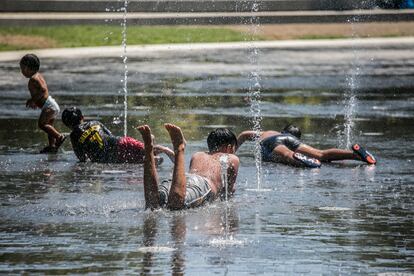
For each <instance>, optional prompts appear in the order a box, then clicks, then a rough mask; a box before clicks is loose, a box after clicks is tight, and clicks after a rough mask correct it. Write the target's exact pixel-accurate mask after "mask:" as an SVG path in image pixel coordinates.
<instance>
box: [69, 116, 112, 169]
mask: <svg viewBox="0 0 414 276" xmlns="http://www.w3.org/2000/svg"><path fill="white" fill-rule="evenodd" d="M70 140H71V142H72V147H73V150H74V151H75V154H76V156H77V157H78V158H79V160H80V161H81V162H84V161H86V159H87V158H89V159H90V160H91V161H93V162H100V163H107V162H115V161H116V159H117V148H118V140H119V137H117V136H114V135H112V133H111V132H110V131H109V130H108V129H107V128H106V127H105V126H104V125H103V124H102V123H100V122H98V121H89V122H85V123H82V124H80V125H78V126H76V127H75V128H74V129H73V130H72V133H71V134H70Z"/></svg>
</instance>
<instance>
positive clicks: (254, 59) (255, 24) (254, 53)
mask: <svg viewBox="0 0 414 276" xmlns="http://www.w3.org/2000/svg"><path fill="white" fill-rule="evenodd" d="M258 11H259V3H257V2H256V1H254V2H253V5H252V9H251V12H252V16H251V17H250V22H249V23H250V28H251V33H252V36H253V37H256V35H257V34H258V30H259V27H260V21H259V18H258V17H257V16H256V13H257V12H258ZM249 51H250V54H249V60H250V64H251V65H252V70H251V72H250V74H249V99H250V114H251V116H252V120H251V121H252V124H253V130H254V131H255V133H256V137H255V146H254V157H255V164H256V182H257V189H258V190H260V189H261V183H262V154H261V148H260V141H259V137H260V132H261V130H262V127H261V122H262V114H261V109H260V92H261V88H262V87H261V84H260V81H261V78H260V68H259V49H258V47H257V46H256V44H255V43H254V41H253V40H252V41H251V47H249Z"/></svg>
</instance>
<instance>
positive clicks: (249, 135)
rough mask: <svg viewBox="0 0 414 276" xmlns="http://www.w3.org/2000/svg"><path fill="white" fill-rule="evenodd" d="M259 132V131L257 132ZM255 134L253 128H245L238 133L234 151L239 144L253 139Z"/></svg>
mask: <svg viewBox="0 0 414 276" xmlns="http://www.w3.org/2000/svg"><path fill="white" fill-rule="evenodd" d="M259 134H260V133H259ZM256 136H257V133H256V131H254V130H246V131H243V132H242V133H240V134H239V136H238V137H237V148H236V151H237V150H238V149H239V148H240V146H241V145H242V144H243V143H244V142H246V141H253V140H254V139H255V138H256Z"/></svg>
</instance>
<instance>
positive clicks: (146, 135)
mask: <svg viewBox="0 0 414 276" xmlns="http://www.w3.org/2000/svg"><path fill="white" fill-rule="evenodd" d="M137 129H138V131H139V132H140V133H141V135H142V140H144V144H145V147H148V146H153V141H154V138H153V136H152V135H151V129H150V127H149V126H148V125H142V126H139V127H137Z"/></svg>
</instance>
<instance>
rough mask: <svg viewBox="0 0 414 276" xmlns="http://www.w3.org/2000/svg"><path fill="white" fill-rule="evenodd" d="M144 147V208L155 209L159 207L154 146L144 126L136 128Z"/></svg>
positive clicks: (148, 130)
mask: <svg viewBox="0 0 414 276" xmlns="http://www.w3.org/2000/svg"><path fill="white" fill-rule="evenodd" d="M138 130H139V132H140V133H141V135H142V139H143V140H144V145H145V159H144V195H145V208H151V209H156V208H159V206H160V198H159V193H158V173H157V169H156V167H155V158H154V145H153V140H152V137H151V129H150V128H149V126H147V125H144V126H140V127H138Z"/></svg>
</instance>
